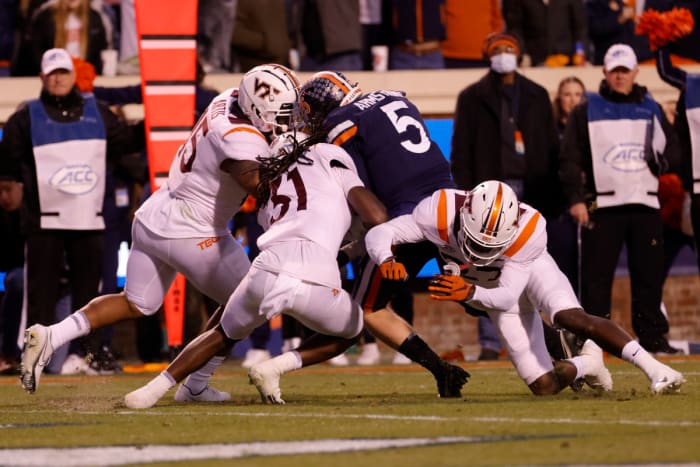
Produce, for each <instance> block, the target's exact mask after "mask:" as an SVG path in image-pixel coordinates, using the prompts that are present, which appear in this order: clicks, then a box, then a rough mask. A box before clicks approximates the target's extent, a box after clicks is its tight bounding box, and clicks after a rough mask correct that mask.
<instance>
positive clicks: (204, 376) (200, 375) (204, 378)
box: [184, 355, 226, 394]
mask: <svg viewBox="0 0 700 467" xmlns="http://www.w3.org/2000/svg"><path fill="white" fill-rule="evenodd" d="M225 359H226V357H224V356H221V355H216V356H214V357H212V358H211V360H209V361H208V362H207V363H205V364H204V366H203V367H202V368H200V369H199V370H197V371H195V372H194V373H192V374H190V375H189V376H188V377H187V379H186V380H185V381H184V384H185V385H186V386H187V387H188V388H190V391H191V392H192V393H193V394H199V393H200V392H202V391H203V390H204V388H206V387H207V385H208V384H209V379H210V378H211V375H213V374H214V371H216V369H217V368H219V367H220V366H221V364H222V363H224V360H225Z"/></svg>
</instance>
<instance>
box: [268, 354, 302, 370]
mask: <svg viewBox="0 0 700 467" xmlns="http://www.w3.org/2000/svg"><path fill="white" fill-rule="evenodd" d="M268 361H269V362H270V363H271V364H273V365H274V366H275V368H277V369H278V370H279V371H280V374H284V373H287V372H289V371H294V370H298V369H299V368H301V366H302V364H301V355H299V352H297V351H296V350H290V351H289V352H285V353H283V354H282V355H278V356H276V357H275V358H273V359H271V360H268Z"/></svg>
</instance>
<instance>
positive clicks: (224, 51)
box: [197, 0, 274, 73]
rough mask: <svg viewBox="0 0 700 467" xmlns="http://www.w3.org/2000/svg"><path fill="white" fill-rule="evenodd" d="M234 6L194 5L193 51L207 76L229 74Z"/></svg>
mask: <svg viewBox="0 0 700 467" xmlns="http://www.w3.org/2000/svg"><path fill="white" fill-rule="evenodd" d="M238 3H239V1H238V0H199V1H198V2H197V6H198V9H197V16H198V18H197V36H198V41H197V51H198V55H199V56H200V57H201V58H202V61H203V63H202V66H203V67H204V69H205V71H206V72H207V73H210V72H228V71H229V70H231V36H232V35H233V33H234V31H235V26H234V24H236V23H237V20H236V11H237V9H238ZM240 3H242V2H240ZM262 8H264V7H263V6H262V5H261V9H262ZM269 19H271V20H272V19H274V15H273V14H270V16H269Z"/></svg>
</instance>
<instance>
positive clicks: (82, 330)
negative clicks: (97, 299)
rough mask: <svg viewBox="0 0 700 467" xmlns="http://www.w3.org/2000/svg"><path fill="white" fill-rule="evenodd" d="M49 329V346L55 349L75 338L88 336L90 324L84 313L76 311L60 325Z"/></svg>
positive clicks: (54, 325)
mask: <svg viewBox="0 0 700 467" xmlns="http://www.w3.org/2000/svg"><path fill="white" fill-rule="evenodd" d="M50 329H51V346H52V347H53V348H54V349H57V348H59V347H61V346H62V345H63V344H65V343H67V342H70V341H72V340H73V339H75V338H77V337H82V336H87V335H88V334H90V322H89V321H88V319H87V316H85V313H83V312H82V311H80V310H78V311H76V312H75V313H73V314H72V315H70V316H68V317H67V318H66V319H64V320H63V321H61V322H60V323H56V324H53V325H51V326H50Z"/></svg>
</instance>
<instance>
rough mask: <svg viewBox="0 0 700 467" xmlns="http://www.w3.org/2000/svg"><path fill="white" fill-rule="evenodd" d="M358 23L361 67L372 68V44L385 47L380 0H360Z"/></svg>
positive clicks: (385, 39)
mask: <svg viewBox="0 0 700 467" xmlns="http://www.w3.org/2000/svg"><path fill="white" fill-rule="evenodd" d="M360 24H361V25H362V67H363V69H364V70H373V69H374V66H375V65H374V58H373V54H372V47H373V46H384V47H386V43H387V38H386V37H384V29H383V28H382V0H360Z"/></svg>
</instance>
